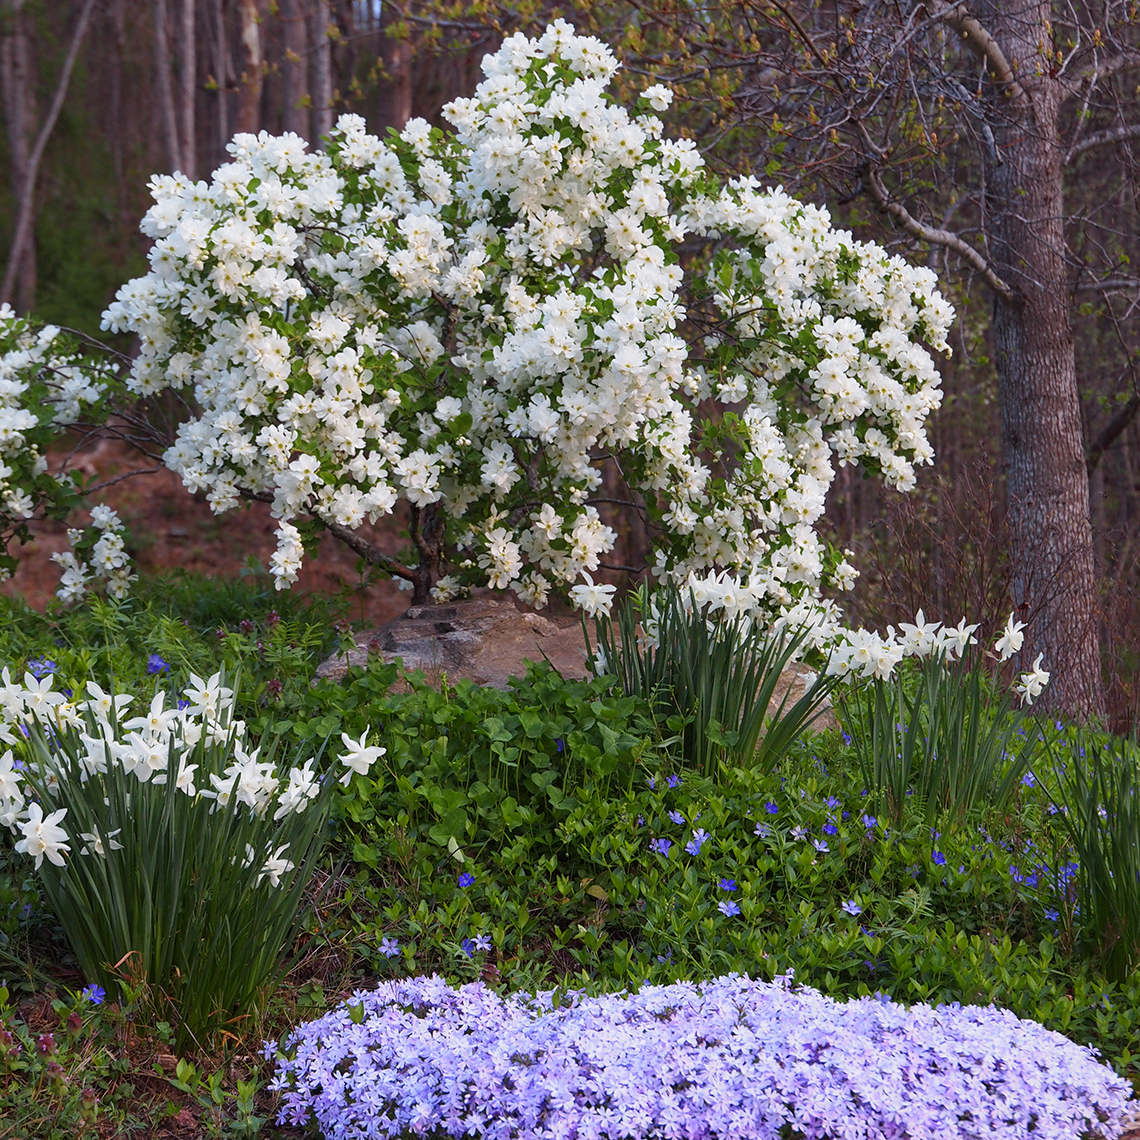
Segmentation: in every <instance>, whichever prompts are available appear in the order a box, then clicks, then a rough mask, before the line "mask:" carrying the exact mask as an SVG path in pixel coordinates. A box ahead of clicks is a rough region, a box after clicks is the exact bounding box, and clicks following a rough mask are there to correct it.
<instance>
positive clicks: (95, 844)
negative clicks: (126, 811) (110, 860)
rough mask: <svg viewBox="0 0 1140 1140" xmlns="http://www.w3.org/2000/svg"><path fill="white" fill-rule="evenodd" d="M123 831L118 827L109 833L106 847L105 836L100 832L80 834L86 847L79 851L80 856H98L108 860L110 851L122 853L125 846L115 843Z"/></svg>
mask: <svg viewBox="0 0 1140 1140" xmlns="http://www.w3.org/2000/svg"><path fill="white" fill-rule="evenodd" d="M122 830H123V829H122V828H121V827H116V828H115V830H114V831H112V832H109V833H108V834H107V839H106V845H105V846H104V840H103V836H102V835H101V834H100V833H99V832H97V831H94V832H92V831H85V832H82V833H80V836H79V838H80V839H82V840H83V843H84V846H83V847H81V848H80V849H79V854H80V855H98V856H99V858H100V859H106V858H107V852H108V851H122V849H123V845H122V844H121V843H116V842H115V836H116V835H118V834H119V832H121V831H122Z"/></svg>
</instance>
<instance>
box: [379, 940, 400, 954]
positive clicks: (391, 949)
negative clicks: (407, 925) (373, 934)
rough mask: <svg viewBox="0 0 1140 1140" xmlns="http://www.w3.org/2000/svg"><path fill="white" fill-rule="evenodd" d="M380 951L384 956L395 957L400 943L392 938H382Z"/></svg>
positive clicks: (398, 952)
mask: <svg viewBox="0 0 1140 1140" xmlns="http://www.w3.org/2000/svg"><path fill="white" fill-rule="evenodd" d="M380 953H381V954H383V955H384V957H385V958H397V957H399V954H400V944H399V942H397V941H396V940H395V939H394V938H388V937H385V938H382V939H381V940H380Z"/></svg>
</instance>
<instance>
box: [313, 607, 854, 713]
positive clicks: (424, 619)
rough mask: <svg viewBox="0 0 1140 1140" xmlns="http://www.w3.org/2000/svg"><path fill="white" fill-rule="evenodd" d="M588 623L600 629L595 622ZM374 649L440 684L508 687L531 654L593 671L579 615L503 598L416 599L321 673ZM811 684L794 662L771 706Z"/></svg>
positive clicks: (362, 660) (335, 671) (337, 672)
mask: <svg viewBox="0 0 1140 1140" xmlns="http://www.w3.org/2000/svg"><path fill="white" fill-rule="evenodd" d="M587 626H588V627H590V633H591V634H592V633H593V629H592V626H591V624H590V623H587ZM370 652H372V653H379V654H380V655H381V656H382V657H383V658H384V660H385V661H394V660H395V659H396V658H397V657H398V658H400V660H401V661H403V663H404V668H405V669H407V670H409V671H410V670H413V669H420V670H422V671H423V673H424V676H425V678H426V679H427V681H428V684H430V685H436V686H438V685H439V682H440V680H441V678H442V677H443V675H444V674H446V675H447V679H448V681H449V682H450V683H452V684H454V683H455V682H456V681H459V680H462V679H463V678H469V679H470V680H472V681H474V682H475V683H476V684H478V685H487V686H490V687H492V688H495V689H505V688H507V685H508V682H509V680H510V678H511V677H520V676H522V675H523V673H525V672H526V662H527V661H534V662H541V661H549V662H550V664H551V665H553V666H554V668H555V669H557V670H558V672H559V673H561V674H562V676H563V677H568V678H574V679H580V678H582V677H585V676H586V649H585V643H584V642H583V640H582V623H581V622H580V620H579V619H578V618H577V617H568V616H557V617H547V616H544V615H541V614H532V613H524V612H522V611H521V610H519V609H517V608H516V607H515V606H514V605H512V604H511V603H510V602H508V601H500V600H499V599H497V598H495V597H482V598H475V599H473V600H471V601H464V602H449V603H446V604H444V605H433V606H412V607H411V609H409V610H408V611H407V612H406V613H405V614H403V615H402V616H400V617H398V618H396V619H395V621H390V622H388V623H387V624H386V625H382V626H380V628H379V629H377V630H375V631H373V632H371V633H360V634H357V636H356V648H355V649H350V650H349V651H348V653H347V654H344V653H338V654H335V655H334V656H332V657H329V658H328V659H327V660H326V661H323V662H322V663H321V664H320V665H319V666H318V668H317V676H318V677H328V678H330V679H332V680H340V678H342V677H343V676H344V675H345V674H346V673H347V672H348V669H349V667H350V666H363V665H365V664H367V662H368V655H369V653H370ZM803 686H804V680H803V677H802V676H801V671H800V670H798V669H797V668H795V667H792V668H789V669H786V670H785V671H784V675H783V676H782V677H781V678H780V680H779V683H778V684H777V686H776V691H775V694H774V696H773V698H772V704H771V705H770V706H769V708H770V710H771V711H772V712H773V713H774V712H775V711H776V709H777V708H779V705H780V701H781V700H783V698H784V694H785V693H786V692H787V691H788V689H789V687H790V688H791V693H790V695H789V697H788V703H789V704H794V703H795V702H796V701H797V700H799V698H800V697H801V696H803V692H804V688H803ZM835 723H836V722H835V717H834V716H833V714H832V712H831V710H830V709H824V710H823V711H821V712H820V714H819V715H818V716H817V717H816V728H817V730H822V729H825V728H834V727H835Z"/></svg>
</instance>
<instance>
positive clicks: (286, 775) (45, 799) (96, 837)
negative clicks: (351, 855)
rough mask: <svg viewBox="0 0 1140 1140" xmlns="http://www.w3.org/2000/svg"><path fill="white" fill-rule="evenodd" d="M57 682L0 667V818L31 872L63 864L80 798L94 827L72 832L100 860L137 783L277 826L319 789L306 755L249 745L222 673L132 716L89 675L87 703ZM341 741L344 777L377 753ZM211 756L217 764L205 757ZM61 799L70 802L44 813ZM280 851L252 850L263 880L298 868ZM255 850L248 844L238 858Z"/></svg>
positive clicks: (124, 702)
mask: <svg viewBox="0 0 1140 1140" xmlns="http://www.w3.org/2000/svg"><path fill="white" fill-rule="evenodd" d="M54 680H55V678H54V676H53V675H52V674H51V673H48V674H46V675H45V676H44V677H43V678H41V679H37V678H35V677H34V676H32V674H31V673H26V674H25V675H24V680H23V684H20V683H19V682H17V681H14V680H12V678H11V676H10V675H9V672H8V669H7V668H5V669H4V670H3V671H2V672H0V741H2V742H3V743H4V744H6V745H8V746H9V747H8V749H7V751H6V752H5V753H4V754H3V755H2V756H0V826H4V827H7V828H8V829H9V830H10V831H11V832H12V833H13V834H14V835H17V836H19V839H18V840H17V842H16V845H15V846H16V850H17V851H19V852H21V853H23V854H26V855H28V856H29V857H30V858H32V859H34V860H35V866H36V869H37V870H38V869H39V868H40V866H41V864H42V863H43V861H44V859H47V860H48V861H49V862H50V863H53V864H55V865H56V866H58V867H63V866H65V864H66V862H67V860H66V858H65V857H66V856H67V855H68V854H69V853H70V852H71V850H72V846H73V845H74V841H73V839H72V837H71V836H70V835H69V834H68V832H67V831H66V830H65V828H64V826H63V824H64V820H65V818H66V817H67V816H68V814H69V812H74V811H75V810H76V803H77V800H81V801H82V803H83V806H84V809H85V815H84V817H83V818H82V819H80V820H79V821H78V822H79V826H89V827H90V830H89V831H85V832H81V833H79V839H80V840H81V841H82V846H81V848H80V851H79V854H80V855H81V856H85V857H96V858H106V857H107V855H108V853H109V852H111V851H116V850H122V844H121V843H120V842H118V841H117V840H116V836H118V835H119V834H120V832H121V831H122V828H123V825H124V823H125V820H123V819H119V818H115V811H116V808H117V806H118V805H120V803H121V804H124V805H126V806H127V810H129V804H130V798H131V793H130V791H129V787H130V785H133V784H149V785H152V786H156V787H159V786H162V785H165V784H167V783H168V782H169V783H170V784H172V785H173V787H174V789H175V790H176V792H178V793H181V794H183V795H185V796H186V797H188V798H189V799H190V800H191V801H194V802H195V803H197V804H198V805H199V806H200V808H201V810H203V811H208V812H210V813H214V812H218V811H231V810H232V811H243V810H247V811H248V813H249V815H250V816H251V817H256V818H257V819H261V820H272V822H273V823H280V822H281V821H282V820H284V819H286V818H287V817H289V816H291V815H293V814H295V813H303V812H305V811H306V810H308V809H309V808H310V807H311V806H312V805H313V804H314V803H315V802H316V801H317V799H318V797H319V795H320V792H321V778H320V776H319V774H318V773H317V772H316V771H315V770H314V768H313V763H314V760H313V759H312V758H310V759H308V760H306V761H305V763H304V764H301V765H296V764H295V765H292V766H290V767H289V768H288V769H285V768H284V767H283V766H282V767H279V766H278V765H277V764H275V763H273V762H272V761H266V760H263V759H261V749H260V748H248V747H247V743H246V740H245V723H244V722H243V721H241V720H239V719H237V718H235V717H234V715H233V692H232V690H231V689H230V688H228V687H226V686H225V685H223V684H222V678H221V675H220V674H218V673H215V674H214V675H213V676H212V677H209V678H205V679H203V678H201V677H198V676H196V675H194V674H191V677H190V685H189V686H188V687H187V688H186V689H185V690H184V693H183V697H182V699H181V700H179V701H178V702H177V703H176V704H175V705H174V706H170V705H168V703H167V695H166V693H165V692H161V691H160V692H157V693H155V695H154V696H153V698H152V699H151V700H150V703H149V705H148V706H147V707H146V709H145V711H142V712H140V713H139V714H138V715H135V716H127V712H128V706H130V705H132V704H133V703H134V700H135V698H134V697H133V696H131V695H129V694H125V693H117V694H111V693H108V692H105V691H104V690H103V689H102V688H100V687H99V686H98V685H96V684H95V683H93V682H91V681H88V682H87V684H86V697H85V699H73V698H71V697H68V696H66V695H65V694H64V693H61V692H57V691H55V689H54V688H53V684H54ZM342 741H343V745H344V747H343V750H342V753H341V757H340V760H341V763H342V764H343V765H344V766H345V768H346V769H347V771H346V773H345V775H344V777H343V778H342V782H343V783H347V782H348V780H349V779H351V777H352V775H353V774H354V773H360V774H367V772H368V770H369V769H370V767H371V766H372V765H373V764H374V763H375V762H376V761H377V760H378V759H379V758H380V757H381V756H383V755H384V754H385V749H384V748H382V747H379V746H376V745H372V746H369V745H368V744H367V733H365V734H364V735H363V736H361V738H360V739H359V740H358V741H354V740H352V739H351V738H350V737H348V736H347V735H344V736H343V737H342ZM17 753H19V754H20V755H21V756H23V757H25V758H24V759H21V758H19V756H17ZM214 757H222V760H221V761H220V762H217V763H211V758H214ZM227 761H228V762H227ZM223 764H224V766H222V765H223ZM124 781H125V782H126V785H127V788H128V790H127V791H126V793H125V795H115V796H112V797H110V798H108V797H107V788H108V786H109V785H110V784H112V783H113V784H115V785H116V786H117V789H118V791H119V792H120V793H121V792H122V791H123V785H124ZM65 785H66V786H65ZM64 793H66V795H65V794H64ZM59 799H63V800H65V801H67V802H68V803H70V806H65V807H62V808H59V809H57V810H54V811H49V812H47V814H45V811H46V809H47V808H48V807H50V805H51V801H52V800H59ZM103 809H107V810H103ZM269 830H270V831H271V830H272V829H269ZM287 851H288V845H287V844H286V845H282V846H277V847H272V846H269V847H267V848H266V850H265V852H263V853H262V855H259V856H256V857H257V858H263V860H264V865H263V866H262V867H261V870H260V871H259V874H258V880H257V881H258V882H259V883H260V882H261V881H262V880H263V879H268V881H269V882H270V883H271V884H272V885H273V886H275V887H276V886H279V885H280V883H281V876H282V875H283V874H285V873H287V872H289V871H292V870H293V869H294V864H293V862H292V861H291V860H289V858H288V857H287ZM126 857H128V858H130V857H134V853H128V855H127V856H126ZM254 858H255V854H254V851H253V848H252V846H249V845H246V846H245V848H244V859H245V861H246V862H245V865H248V863H249V862H251V861H252V860H253V859H254Z"/></svg>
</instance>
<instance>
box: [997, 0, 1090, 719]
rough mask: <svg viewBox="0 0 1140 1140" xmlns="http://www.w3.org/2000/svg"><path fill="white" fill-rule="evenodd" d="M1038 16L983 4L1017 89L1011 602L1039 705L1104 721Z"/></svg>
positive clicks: (1004, 100)
mask: <svg viewBox="0 0 1140 1140" xmlns="http://www.w3.org/2000/svg"><path fill="white" fill-rule="evenodd" d="M1049 16H1050V13H1049V6H1048V4H1047V3H1042V2H1040V0H1021V2H1019V3H1014V4H1008V5H1007V4H1004V3H993V4H992V6H991V10H990V12H989V13H988V14H987V16H986V17H985V22H986V23H987V27H988V30H989V32H990V33H991V35H992V36H993V37H994V39H995V40H996V41H997V43H998V44H999V45H1000V46H1001V48H1002V49H1003V50H1004V52H1005V56H1006V58H1007V59H1008V60H1009V62H1010V64H1011V66H1012V67H1013V69H1014V72H1015V74H1016V75H1017V78H1018V80H1019V83H1020V87H1021V93H1020V94H1017V93H1013V92H1011V91H1010V89H1009V87H1008V86H1007V87H1006V88H1005V89H1004V90H1002V92H1001V93H1000V94H997V95H996V96H995V103H996V104H997V105H996V107H995V113H994V115H993V120H992V121H993V123H994V138H995V142H996V148H995V150H996V154H997V155H999V156H1001V159H1002V161H1001V162H1000V164H995V163H993V162H992V161H989V162H988V166H987V170H986V179H987V208H988V210H989V212H990V219H989V220H990V236H991V250H990V252H991V257H992V261H993V266H994V269H995V271H996V272H997V273H998V275H999V276H1000V277H1001V278H1002V279H1003V280H1004V281H1006V282H1007V283H1008V284H1009V285H1010V286H1011V288H1012V294H1011V295H1010V296H1008V297H1005V296H1002V295H1001V294H995V301H994V342H995V348H996V366H997V373H998V392H999V401H1000V406H1001V419H1002V447H1003V453H1004V460H1005V469H1006V480H1007V483H1006V487H1007V494H1008V499H1009V525H1010V537H1011V545H1012V549H1013V558H1014V568H1013V603H1014V606H1015V608H1016V610H1017V613H1018V616H1019V618H1021V619H1022V620H1028V622H1029V626H1028V629H1027V630H1026V639H1025V644H1024V647H1023V650H1022V655H1021V660H1022V665H1023V666H1024V667H1028V666H1030V665H1031V664H1032V663H1033V661H1034V660H1035V659H1036V657H1037V655H1038V654H1039V653H1040V654H1042V655H1043V658H1044V667H1045V668H1046V669H1048V670H1049V671H1050V673H1051V680H1050V684H1049V687H1048V688H1047V689H1046V693H1045V702H1046V707H1049V708H1053V709H1058V710H1062V711H1065V712H1068V713H1072V714H1075V715H1078V716H1081V717H1084V716H1090V715H1101V714H1103V712H1104V687H1103V682H1102V678H1101V669H1100V651H1099V646H1098V636H1097V634H1098V622H1097V611H1098V603H1097V579H1096V572H1095V560H1094V557H1093V539H1092V528H1091V526H1090V524H1089V485H1088V474H1087V470H1086V465H1085V449H1084V437H1083V432H1082V427H1081V406H1080V398H1079V395H1078V390H1077V375H1076V363H1075V359H1074V353H1073V331H1072V326H1071V325H1070V321H1069V307H1070V287H1069V272H1068V266H1067V264H1066V252H1067V251H1066V245H1065V232H1064V224H1063V218H1064V211H1063V193H1062V179H1061V159H1062V156H1063V153H1064V151H1063V147H1062V146H1061V141H1060V136H1059V133H1058V117H1059V112H1060V107H1061V100H1062V97H1063V92H1062V90H1061V87H1060V85H1059V84H1058V83H1057V81H1056V80H1055V79H1054V78H1052V77H1051V75H1050V67H1051V62H1050V60H1049V57H1048V56H1046V55H1044V54H1043V53H1044V52H1045V51H1046V50H1047V47H1046V46H1042V45H1049V44H1050V43H1051V37H1050V35H1049V34H1048V32H1047V30H1046V24H1047V22H1048V20H1049Z"/></svg>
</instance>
